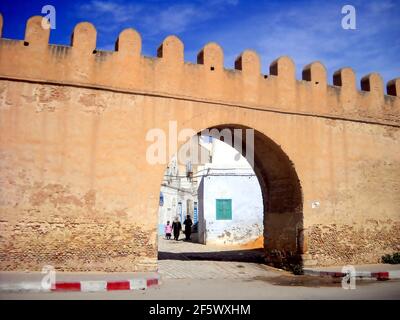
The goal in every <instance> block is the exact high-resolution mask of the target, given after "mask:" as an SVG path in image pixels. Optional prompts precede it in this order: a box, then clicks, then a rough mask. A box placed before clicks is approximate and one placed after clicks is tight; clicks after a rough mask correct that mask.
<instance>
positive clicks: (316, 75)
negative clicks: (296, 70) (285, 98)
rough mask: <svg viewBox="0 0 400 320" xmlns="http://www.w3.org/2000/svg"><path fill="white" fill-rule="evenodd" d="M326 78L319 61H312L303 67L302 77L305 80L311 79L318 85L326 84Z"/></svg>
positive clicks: (323, 68) (324, 70)
mask: <svg viewBox="0 0 400 320" xmlns="http://www.w3.org/2000/svg"><path fill="white" fill-rule="evenodd" d="M326 78H327V76H326V68H325V66H324V65H323V64H322V63H321V62H319V61H316V62H312V63H310V64H308V65H306V66H305V67H304V68H303V72H302V79H303V80H305V81H311V82H312V83H313V84H316V85H319V86H326V83H327V81H326Z"/></svg>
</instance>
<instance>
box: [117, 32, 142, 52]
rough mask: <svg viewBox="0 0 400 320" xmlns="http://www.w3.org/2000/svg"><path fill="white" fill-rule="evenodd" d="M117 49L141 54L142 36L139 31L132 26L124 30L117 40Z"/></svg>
mask: <svg viewBox="0 0 400 320" xmlns="http://www.w3.org/2000/svg"><path fill="white" fill-rule="evenodd" d="M115 51H118V52H120V53H122V54H127V55H135V56H140V53H141V52H142V38H141V36H140V34H139V32H137V31H136V30H134V29H132V28H128V29H125V30H123V31H122V32H121V33H120V34H119V36H118V39H117V41H116V42H115Z"/></svg>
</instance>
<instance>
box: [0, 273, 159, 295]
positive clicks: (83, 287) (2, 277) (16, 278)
mask: <svg viewBox="0 0 400 320" xmlns="http://www.w3.org/2000/svg"><path fill="white" fill-rule="evenodd" d="M54 280H55V282H53V283H52V284H51V282H52V280H51V276H50V274H43V273H40V272H0V292H1V291H34V292H50V291H83V292H95V291H113V290H145V289H147V288H150V287H153V286H157V285H159V283H160V277H159V275H158V273H155V272H146V273H144V272H135V273H100V272H98V273H95V272H94V273H75V272H56V274H55V279H54ZM54 280H53V281H54Z"/></svg>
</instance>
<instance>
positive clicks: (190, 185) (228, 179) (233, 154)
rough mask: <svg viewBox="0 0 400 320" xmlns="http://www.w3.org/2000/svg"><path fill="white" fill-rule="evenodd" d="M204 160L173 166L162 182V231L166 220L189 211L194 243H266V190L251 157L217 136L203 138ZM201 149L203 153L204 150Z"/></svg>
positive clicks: (171, 165)
mask: <svg viewBox="0 0 400 320" xmlns="http://www.w3.org/2000/svg"><path fill="white" fill-rule="evenodd" d="M199 148H200V149H202V151H203V152H204V151H205V153H206V154H207V155H208V156H207V157H206V160H204V159H203V161H202V162H203V163H200V164H199V163H198V162H199V161H197V162H196V161H193V164H192V163H190V164H186V165H184V164H179V162H178V160H177V158H176V157H175V158H174V159H173V160H172V161H171V163H170V164H169V166H168V168H167V170H166V172H165V176H164V181H163V184H162V186H161V194H162V198H163V199H162V201H160V202H162V203H160V204H162V205H160V209H159V234H164V226H165V224H166V222H167V221H168V220H169V221H171V222H172V221H173V219H174V218H175V217H176V216H178V217H179V218H180V220H181V222H183V220H184V219H185V217H186V215H187V214H189V215H190V216H191V217H192V220H193V222H194V224H195V228H194V231H195V233H194V234H193V235H192V240H193V241H199V242H200V243H204V244H220V245H246V246H248V247H251V246H254V247H256V246H260V245H261V246H262V243H263V229H264V227H263V217H264V214H263V201H262V195H261V188H260V185H259V183H258V180H257V177H256V176H255V174H254V171H253V169H252V167H251V166H250V165H249V163H248V162H247V160H246V159H245V158H244V157H243V156H242V155H241V154H239V153H238V152H237V151H236V150H235V149H233V148H232V147H231V146H229V145H228V144H226V143H224V142H222V141H220V140H218V139H207V138H205V139H200V145H199ZM199 152H201V151H199Z"/></svg>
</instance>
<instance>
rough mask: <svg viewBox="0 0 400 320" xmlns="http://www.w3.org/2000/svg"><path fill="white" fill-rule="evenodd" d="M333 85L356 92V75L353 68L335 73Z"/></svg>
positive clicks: (342, 69)
mask: <svg viewBox="0 0 400 320" xmlns="http://www.w3.org/2000/svg"><path fill="white" fill-rule="evenodd" d="M333 85H335V86H339V87H343V88H345V89H351V90H353V91H356V74H355V73H354V71H353V69H352V68H341V69H339V70H337V71H335V72H334V73H333Z"/></svg>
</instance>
